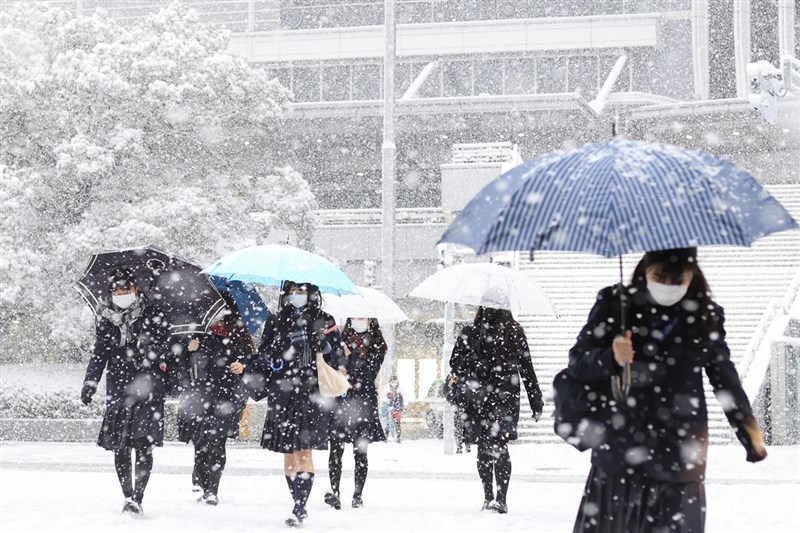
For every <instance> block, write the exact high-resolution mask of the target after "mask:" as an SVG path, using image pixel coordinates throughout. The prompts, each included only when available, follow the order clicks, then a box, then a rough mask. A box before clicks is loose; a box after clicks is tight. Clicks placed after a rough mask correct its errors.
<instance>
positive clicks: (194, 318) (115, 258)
mask: <svg viewBox="0 0 800 533" xmlns="http://www.w3.org/2000/svg"><path fill="white" fill-rule="evenodd" d="M120 268H124V269H127V270H128V271H129V272H130V273H131V274H133V276H135V278H136V285H137V287H139V290H140V291H141V292H142V293H144V295H145V296H146V297H147V300H148V302H149V304H150V305H152V306H153V307H154V308H155V309H156V312H157V313H158V314H160V315H161V316H162V317H163V318H164V320H165V321H166V322H167V323H168V324H169V327H170V331H171V332H172V334H173V335H187V334H193V333H203V332H204V331H205V330H206V328H207V327H208V325H209V324H210V323H211V321H212V320H213V319H214V317H215V316H216V315H217V313H219V312H220V311H221V310H222V309H223V308H224V307H225V300H223V299H222V297H221V296H220V294H219V292H217V289H216V288H215V287H214V284H213V283H212V282H211V280H210V279H209V277H208V276H207V275H206V274H203V273H202V272H201V270H202V269H201V268H200V267H199V266H197V265H193V264H192V263H189V262H188V261H184V260H183V259H180V258H178V257H175V256H171V255H169V254H166V253H164V252H162V251H160V250H156V249H154V248H134V249H130V250H117V251H112V252H103V253H99V254H95V255H93V256H92V257H91V258H90V259H89V264H88V265H87V266H86V270H85V271H84V273H83V276H81V279H80V280H78V283H77V289H78V292H80V293H81V296H83V298H84V299H85V300H86V303H87V304H89V307H90V308H91V309H92V311H93V312H94V313H95V314H97V313H99V312H100V311H101V310H102V309H103V307H105V306H107V305H109V290H108V287H109V281H110V279H109V278H110V276H111V275H112V274H113V272H114V271H115V270H117V269H120Z"/></svg>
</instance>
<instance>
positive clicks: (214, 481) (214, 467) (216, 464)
mask: <svg viewBox="0 0 800 533" xmlns="http://www.w3.org/2000/svg"><path fill="white" fill-rule="evenodd" d="M225 440H226V439H221V440H219V441H216V442H214V443H212V444H209V447H208V463H207V464H208V466H207V468H208V470H207V474H206V476H207V478H206V479H207V480H208V481H207V486H206V487H205V490H207V491H209V492H211V493H212V494H215V495H216V494H217V492H218V491H219V481H220V479H221V478H222V471H223V470H225V462H226V460H227V455H226V453H225Z"/></svg>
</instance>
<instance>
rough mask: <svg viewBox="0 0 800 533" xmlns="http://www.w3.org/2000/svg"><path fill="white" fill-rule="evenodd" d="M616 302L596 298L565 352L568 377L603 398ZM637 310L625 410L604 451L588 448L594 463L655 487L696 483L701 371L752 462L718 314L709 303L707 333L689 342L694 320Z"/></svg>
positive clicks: (743, 404)
mask: <svg viewBox="0 0 800 533" xmlns="http://www.w3.org/2000/svg"><path fill="white" fill-rule="evenodd" d="M618 299H619V297H618V296H617V295H615V294H614V292H613V288H612V287H606V288H605V289H603V290H601V291H600V293H599V294H598V296H597V302H596V303H595V305H594V307H593V308H592V310H591V312H590V314H589V320H588V321H587V323H586V326H584V328H583V329H582V331H581V333H580V335H579V336H578V340H577V343H576V344H575V346H574V347H573V348H572V349H571V350H570V353H569V359H570V362H569V372H570V373H571V375H572V376H573V377H574V378H575V379H577V380H578V381H581V382H583V383H593V384H594V385H595V386H596V387H599V388H600V389H602V390H604V391H605V392H606V393H609V394H610V385H609V382H610V378H611V376H613V375H615V374H616V373H618V372H619V369H620V367H619V365H617V363H616V361H615V359H614V354H613V351H612V348H611V344H612V341H613V339H614V337H615V336H616V335H617V334H618V326H617V325H618V324H619V306H618V304H617V303H616V302H617V301H618ZM643 309H644V311H643V313H641V314H640V315H641V316H639V318H636V319H635V323H634V324H633V327H632V330H633V339H632V340H633V351H634V363H633V366H632V369H633V373H632V376H633V380H632V388H631V393H630V396H629V400H628V403H629V405H630V407H626V406H622V408H621V409H620V411H619V412H617V413H609V414H608V420H609V421H610V422H611V423H610V424H608V425H607V426H606V440H605V444H603V445H601V446H596V447H595V448H594V449H593V451H592V464H593V465H595V466H597V467H599V468H600V469H602V470H603V471H604V472H606V473H608V474H611V475H617V474H622V473H623V472H626V471H627V469H629V468H631V467H633V468H634V470H635V473H640V474H642V475H645V476H647V477H649V478H651V479H655V480H658V481H664V482H675V483H689V482H697V481H702V480H703V479H704V476H705V469H706V453H707V450H708V412H707V409H706V400H705V392H704V389H703V374H702V370H705V373H706V375H707V376H708V379H709V381H710V382H711V385H712V387H713V388H714V392H715V394H716V395H717V397H718V398H720V400H721V401H722V402H723V406H724V407H725V414H726V416H727V418H728V421H729V422H730V424H731V426H732V427H733V428H734V429H735V430H736V435H737V437H738V438H739V440H740V441H741V443H742V444H743V445H744V447H745V449H746V450H747V453H748V459H749V460H754V459H755V454H756V452H755V450H754V447H753V439H754V438H755V437H756V436H757V435H760V430H759V429H758V425H757V423H756V421H755V419H754V418H753V414H752V410H751V408H750V402H749V401H748V399H747V396H746V395H745V393H744V390H743V389H742V386H741V383H740V381H739V375H738V374H737V372H736V368H735V367H734V365H733V362H731V359H730V351H729V350H728V346H727V344H726V342H725V329H724V314H723V310H722V308H721V307H720V306H718V305H716V304H714V305H713V308H712V309H711V311H710V314H709V317H710V319H711V320H712V324H713V332H712V334H711V335H710V336H709V338H708V339H700V338H695V337H698V335H693V334H692V332H691V331H690V326H689V325H688V323H689V322H690V321H691V320H688V319H689V317H690V316H692V315H690V313H689V312H688V311H686V310H685V309H684V307H683V306H682V304H681V303H678V304H676V305H673V306H670V307H663V306H660V305H657V304H654V303H648V304H646V305H645V306H644V308H643ZM692 320H696V319H692ZM637 324H638V325H637ZM601 419H602V417H601Z"/></svg>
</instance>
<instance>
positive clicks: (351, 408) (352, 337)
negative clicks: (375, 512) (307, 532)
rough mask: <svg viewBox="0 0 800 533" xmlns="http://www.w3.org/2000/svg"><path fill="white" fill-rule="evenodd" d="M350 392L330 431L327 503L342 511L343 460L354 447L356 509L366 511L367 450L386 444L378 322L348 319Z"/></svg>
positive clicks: (383, 350)
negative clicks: (378, 384)
mask: <svg viewBox="0 0 800 533" xmlns="http://www.w3.org/2000/svg"><path fill="white" fill-rule="evenodd" d="M342 341H343V348H344V354H345V358H346V360H347V363H346V365H345V370H346V371H347V379H348V380H349V382H350V386H351V388H350V390H349V391H348V392H347V393H346V394H345V395H344V396H340V397H338V398H336V407H335V408H334V410H333V412H332V413H331V420H330V427H329V442H330V455H329V457H328V475H329V476H330V482H331V491H330V492H328V493H326V494H325V503H327V504H328V505H330V506H331V507H333V508H334V509H337V510H338V509H341V508H342V502H341V499H340V498H339V482H340V481H341V478H342V456H343V455H344V447H345V444H346V443H350V444H352V445H353V457H354V459H355V491H354V492H353V502H352V505H353V508H358V507H363V505H364V501H363V500H362V492H363V490H364V484H365V483H366V481H367V470H368V462H367V446H368V445H369V443H370V442H376V441H385V440H386V435H385V434H384V433H383V427H381V421H380V418H379V416H378V389H377V387H376V386H375V380H376V379H377V378H378V373H379V372H380V370H381V365H382V364H383V359H384V357H385V356H386V351H387V349H388V348H387V346H386V341H385V340H384V338H383V333H381V328H380V325H379V324H378V320H377V319H376V318H366V317H355V318H348V319H347V322H345V326H344V331H342Z"/></svg>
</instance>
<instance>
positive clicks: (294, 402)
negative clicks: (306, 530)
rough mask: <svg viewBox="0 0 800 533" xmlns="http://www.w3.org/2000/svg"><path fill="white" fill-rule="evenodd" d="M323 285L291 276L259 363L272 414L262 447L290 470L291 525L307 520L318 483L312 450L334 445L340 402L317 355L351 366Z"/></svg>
mask: <svg viewBox="0 0 800 533" xmlns="http://www.w3.org/2000/svg"><path fill="white" fill-rule="evenodd" d="M321 307H322V297H321V295H320V293H319V289H318V288H317V287H316V286H315V285H312V284H310V283H295V282H293V281H286V282H284V284H283V285H282V287H281V299H280V310H279V312H278V313H277V314H275V315H272V316H271V317H270V318H269V319H268V321H267V323H266V325H265V327H264V334H263V336H262V340H261V346H260V347H259V351H258V359H257V360H256V362H255V363H254V366H255V367H256V370H257V371H258V372H260V373H261V374H263V375H264V376H266V396H267V416H266V420H265V421H264V432H263V434H262V436H261V446H262V447H263V448H266V449H268V450H271V451H274V452H278V453H282V454H284V456H283V457H284V463H283V464H284V473H285V475H286V482H287V484H288V486H289V491H290V492H291V494H292V499H293V501H294V507H293V509H292V514H291V516H290V517H289V518H288V519H287V520H286V524H287V525H288V526H292V527H294V526H299V525H302V523H303V520H304V519H305V518H306V517H307V516H308V512H307V511H306V502H307V501H308V497H309V494H310V493H311V488H312V486H313V484H314V463H313V461H312V457H311V450H325V449H327V448H328V421H329V418H330V413H331V411H332V409H333V406H334V405H335V402H334V400H333V399H332V398H324V397H323V396H322V395H321V394H320V389H319V381H318V379H317V359H316V355H317V354H318V353H319V354H322V359H324V362H325V364H328V365H330V366H331V367H333V368H335V369H339V368H341V367H344V366H345V361H344V356H343V353H342V347H341V338H340V335H339V331H338V329H337V327H336V323H335V321H334V320H333V317H331V316H330V315H329V314H327V313H324V312H323V311H322V309H321Z"/></svg>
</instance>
